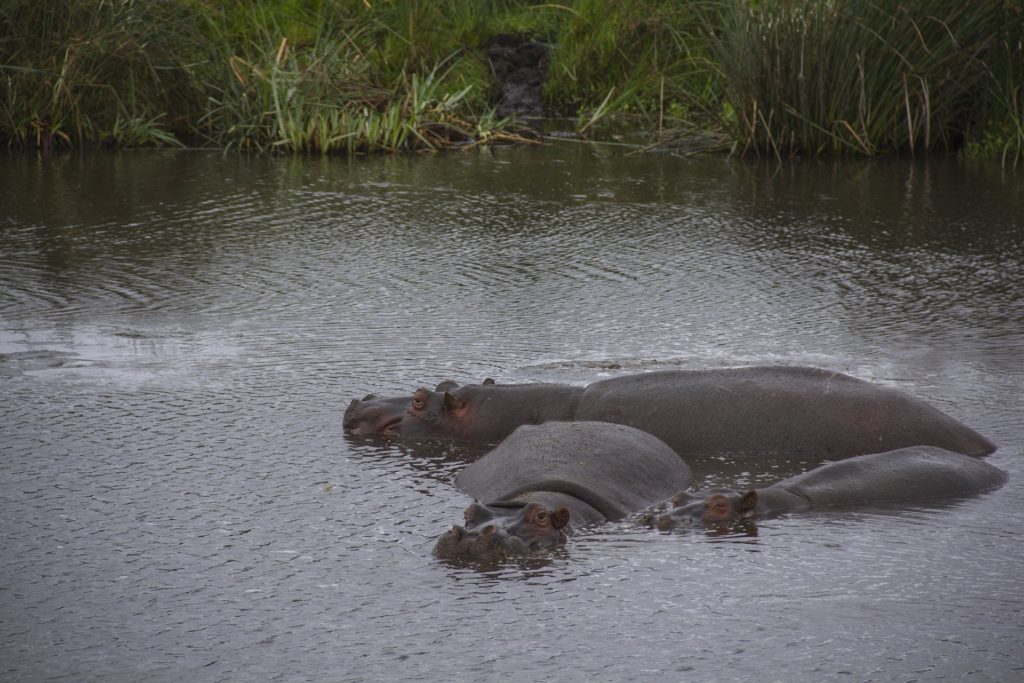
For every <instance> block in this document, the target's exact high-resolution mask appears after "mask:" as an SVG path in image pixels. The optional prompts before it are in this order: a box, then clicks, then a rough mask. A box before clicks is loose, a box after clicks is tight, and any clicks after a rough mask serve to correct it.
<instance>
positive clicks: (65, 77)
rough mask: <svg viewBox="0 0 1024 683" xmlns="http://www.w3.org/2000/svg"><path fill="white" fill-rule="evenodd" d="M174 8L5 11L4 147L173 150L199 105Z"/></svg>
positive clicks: (179, 14) (186, 23)
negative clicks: (177, 131) (129, 145)
mask: <svg viewBox="0 0 1024 683" xmlns="http://www.w3.org/2000/svg"><path fill="white" fill-rule="evenodd" d="M192 19H193V17H192V16H191V13H190V11H189V10H188V9H187V8H186V7H184V6H183V5H180V4H178V3H173V2H166V1H161V0H154V1H153V2H100V3H97V2H89V1H87V0H6V2H4V3H3V4H0V36H2V38H0V79H2V83H0V88H2V93H3V97H2V98H0V102H2V103H0V138H6V140H7V142H8V143H9V144H11V143H13V144H18V143H28V144H36V145H39V146H42V147H52V146H55V145H56V146H66V145H70V144H72V143H76V144H77V143H85V142H93V143H102V142H106V141H113V140H115V139H117V138H118V137H119V136H127V137H128V138H130V139H131V140H132V141H133V142H136V143H144V142H150V141H155V142H163V143H172V142H174V141H175V138H174V136H173V135H172V134H171V133H170V131H171V130H172V129H174V128H175V127H177V126H179V125H180V121H181V120H182V119H185V118H188V117H190V116H193V115H194V114H195V111H196V108H197V106H198V104H199V102H200V99H201V98H200V95H199V93H198V91H197V90H196V89H195V88H193V87H192V84H191V82H190V79H189V76H188V72H187V68H186V67H185V65H186V64H187V63H188V61H189V60H190V59H191V58H193V57H194V56H195V54H196V53H195V46H196V44H197V38H198V36H197V33H196V31H195V23H194V21H192Z"/></svg>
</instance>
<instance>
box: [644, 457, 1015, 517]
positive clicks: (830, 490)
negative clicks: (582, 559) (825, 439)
mask: <svg viewBox="0 0 1024 683" xmlns="http://www.w3.org/2000/svg"><path fill="white" fill-rule="evenodd" d="M1005 481H1006V473H1005V472H1003V471H1002V470H1001V469H999V468H997V467H993V466H992V465H989V464H988V463H987V462H984V461H983V460H978V459H976V458H972V457H969V456H966V455H963V454H961V453H954V452H952V451H947V450H944V449H942V448H935V447H933V446H914V447H912V448H901V449H899V450H896V451H892V452H889V453H873V454H871V455H862V456H859V457H856V458H849V459H847V460H841V461H839V462H833V463H829V464H827V465H822V466H821V467H818V468H816V469H813V470H810V471H809V472H804V473H803V474H798V475H796V476H795V477H790V478H788V479H783V480H782V481H780V482H777V483H775V484H772V485H771V486H768V487H766V488H763V489H754V490H750V491H746V492H744V493H740V492H737V491H732V490H727V489H717V490H714V491H708V492H705V493H700V492H698V493H680V494H678V495H677V496H676V497H675V498H673V499H672V505H673V506H674V508H673V509H672V510H670V511H668V512H666V513H664V514H662V515H658V516H656V517H655V518H654V520H653V521H654V523H655V525H656V526H657V527H658V528H660V529H669V528H672V527H674V526H676V525H679V524H691V525H702V524H705V525H707V524H710V525H717V524H723V523H733V522H744V521H753V520H754V519H757V518H761V517H768V516H773V515H780V514H783V513H786V512H799V511H802V510H809V509H811V508H825V507H829V508H838V507H855V506H858V505H873V504H886V503H911V502H922V501H928V500H937V499H942V498H953V497H957V496H966V495H969V494H973V493H980V492H982V491H988V490H990V489H994V488H997V487H999V486H1001V485H1002V484H1003V482H1005Z"/></svg>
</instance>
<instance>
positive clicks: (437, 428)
mask: <svg viewBox="0 0 1024 683" xmlns="http://www.w3.org/2000/svg"><path fill="white" fill-rule="evenodd" d="M381 400H387V401H391V400H393V399H378V401H381ZM394 400H395V401H396V403H395V405H397V404H398V403H400V402H401V399H394ZM359 410H361V407H360V405H359V402H357V401H354V402H353V405H352V406H350V407H349V410H348V411H346V418H345V423H346V430H348V431H349V432H350V433H357V434H358V433H364V434H365V433H369V432H372V431H373V428H372V427H368V426H367V425H365V424H363V423H361V422H360V421H359V420H358V419H356V418H355V414H356V413H357V412H358V411H359ZM350 413H351V414H352V416H351V419H350ZM548 420H577V421H600V422H613V423H616V424H624V425H629V426H632V427H636V428H638V429H641V430H643V431H646V432H649V433H651V434H654V435H655V436H657V437H658V438H659V439H661V440H662V441H664V442H665V443H667V444H668V445H669V446H671V447H672V448H673V449H675V450H676V452H678V453H679V454H680V455H682V456H683V457H684V458H687V459H702V458H709V457H714V456H717V455H722V454H730V455H733V456H765V455H787V456H795V457H799V458H810V459H837V458H846V457H850V456H854V455H861V454H864V453H878V452H883V451H891V450H895V449H897V448H903V447H906V446H916V445H928V446H938V447H940V448H945V449H946V450H951V451H956V452H958V453H965V454H968V455H985V454H988V453H991V452H992V451H993V450H995V446H994V445H993V444H992V443H991V442H990V441H988V440H987V439H986V438H985V437H983V436H981V435H980V434H978V433H977V432H975V431H974V430H972V429H970V428H969V427H967V426H966V425H963V424H961V423H960V422H958V421H957V420H955V419H953V418H952V417H950V416H949V415H946V414H945V413H943V412H941V411H939V410H937V409H936V408H933V407H932V406H930V405H928V404H927V403H925V402H923V401H920V400H918V399H916V398H914V397H912V396H910V395H908V394H905V393H903V392H901V391H898V390H896V389H891V388H889V387H884V386H880V385H877V384H872V383H869V382H865V381H862V380H859V379H856V378H854V377H850V376H848V375H844V374H841V373H837V372H830V371H827V370H819V369H815V368H801V367H749V368H727V369H715V370H670V371H664V372H652V373H645V374H637V375H626V376H623V377H615V378H612V379H606V380H602V381H598V382H594V383H593V384H591V385H589V386H587V387H586V388H580V387H571V386H565V385H558V384H522V385H494V384H486V385H472V386H463V387H459V386H458V385H455V384H454V383H449V384H445V385H440V386H439V388H438V389H437V390H435V391H430V390H429V389H419V390H418V391H417V392H416V393H415V394H414V396H413V397H412V398H411V399H410V400H409V403H408V407H407V410H406V412H405V414H404V415H402V416H396V419H395V421H394V422H392V423H390V424H389V426H388V429H389V430H390V433H392V434H396V435H399V436H402V437H410V438H443V439H460V440H465V441H480V442H485V443H493V442H496V441H498V440H500V439H501V438H503V437H504V436H505V435H507V434H509V433H511V431H512V430H513V429H515V428H516V427H517V426H519V425H521V424H537V423H541V422H545V421H548Z"/></svg>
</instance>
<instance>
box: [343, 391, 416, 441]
mask: <svg viewBox="0 0 1024 683" xmlns="http://www.w3.org/2000/svg"><path fill="white" fill-rule="evenodd" d="M408 408H409V397H408V396H392V397H391V398H380V397H378V396H374V395H373V394H370V395H369V396H364V397H363V398H362V400H359V399H352V402H351V403H350V404H349V406H348V408H346V409H345V416H344V417H343V418H342V426H343V427H344V429H345V431H346V432H350V433H352V434H357V435H368V434H388V435H397V434H399V433H400V430H401V423H402V418H403V417H405V411H406V410H408Z"/></svg>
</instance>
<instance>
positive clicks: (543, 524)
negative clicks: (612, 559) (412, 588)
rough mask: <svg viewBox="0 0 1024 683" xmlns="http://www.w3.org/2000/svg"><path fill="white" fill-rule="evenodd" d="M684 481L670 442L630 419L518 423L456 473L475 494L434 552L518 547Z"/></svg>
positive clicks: (660, 495) (549, 540)
mask: <svg viewBox="0 0 1024 683" xmlns="http://www.w3.org/2000/svg"><path fill="white" fill-rule="evenodd" d="M690 481H691V474H690V468H689V467H687V465H686V463H685V462H683V460H682V459H680V457H679V456H678V455H676V454H675V453H674V452H673V451H672V449H671V448H669V447H668V446H666V445H665V444H664V443H662V442H661V441H659V440H658V439H656V438H655V437H653V436H651V435H650V434H647V433H645V432H641V431H639V430H636V429H633V428H631V427H624V426H622V425H615V424H608V423H604V422H548V423H547V424H543V425H538V426H531V425H526V426H522V427H519V428H518V429H516V430H515V431H514V432H513V433H512V435H511V436H509V437H508V438H507V439H505V440H504V441H503V442H501V444H500V445H499V446H498V447H497V448H495V449H494V450H493V451H491V452H490V453H488V454H487V455H485V456H484V457H483V458H481V459H480V460H478V461H477V462H475V463H473V464H472V465H470V466H469V467H467V468H466V469H465V470H463V471H462V472H461V473H460V474H459V475H458V477H456V479H455V483H456V485H457V486H458V487H459V488H460V489H462V490H463V491H465V492H466V493H467V494H469V495H470V496H472V497H473V498H474V499H475V501H476V502H474V503H473V504H472V505H470V506H469V507H468V508H466V511H465V514H464V516H465V526H464V527H462V526H454V527H452V529H451V530H450V531H448V532H447V533H445V534H443V535H442V536H441V537H440V538H439V539H438V541H437V545H436V546H435V548H434V552H435V554H436V555H437V556H438V557H442V558H446V559H470V560H483V561H494V560H500V559H503V558H507V557H511V556H516V555H522V554H525V553H529V552H532V551H534V550H538V549H542V548H547V547H550V546H554V545H558V544H561V543H564V542H565V540H566V537H567V536H569V535H571V534H572V533H573V532H574V531H575V530H576V529H579V528H580V527H583V526H586V525H589V524H596V523H599V522H604V521H614V520H618V519H622V518H623V517H625V516H626V515H629V514H631V513H633V512H637V511H639V510H642V509H644V508H646V507H649V506H651V505H653V504H655V503H659V502H661V501H663V500H665V499H667V498H668V497H669V496H671V495H672V493H673V492H674V491H676V490H678V487H679V486H680V485H681V486H683V487H685V486H688V485H689V482H690Z"/></svg>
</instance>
